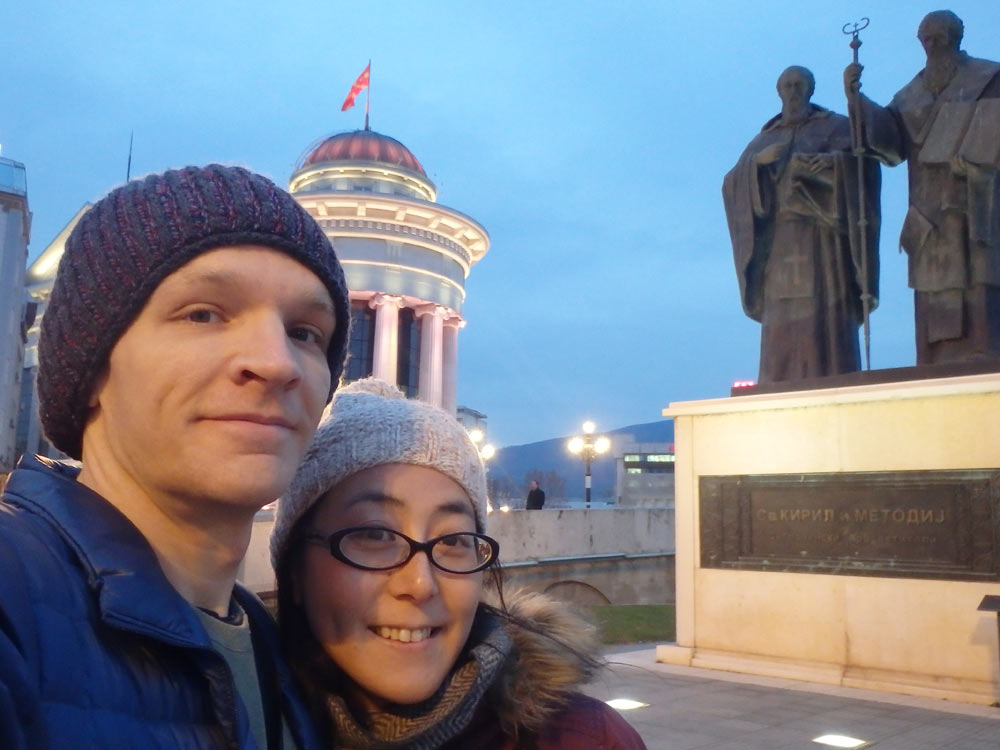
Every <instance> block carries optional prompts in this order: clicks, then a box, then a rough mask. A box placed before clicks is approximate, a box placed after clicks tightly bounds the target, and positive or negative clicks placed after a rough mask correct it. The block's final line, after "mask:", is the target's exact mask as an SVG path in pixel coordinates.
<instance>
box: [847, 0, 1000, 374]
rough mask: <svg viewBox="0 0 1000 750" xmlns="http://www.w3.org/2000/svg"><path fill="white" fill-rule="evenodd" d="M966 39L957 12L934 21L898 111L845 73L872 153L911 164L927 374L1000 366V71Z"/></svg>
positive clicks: (914, 272) (915, 265) (857, 70)
mask: <svg viewBox="0 0 1000 750" xmlns="http://www.w3.org/2000/svg"><path fill="white" fill-rule="evenodd" d="M963 31H964V28H963V25H962V21H961V19H960V18H959V17H958V16H956V15H955V14H954V13H952V12H951V11H948V10H941V11H935V12H933V13H928V14H927V16H925V17H924V20H923V21H921V23H920V28H919V30H918V31H917V38H918V39H919V40H920V43H921V44H922V45H923V48H924V51H925V52H926V53H927V65H926V67H925V68H924V69H923V70H922V71H920V72H919V73H917V75H916V77H914V79H913V80H912V81H910V83H908V84H907V85H906V86H904V87H903V88H902V89H901V90H900V91H899V93H897V94H896V96H895V97H894V98H893V100H892V101H891V102H890V103H889V106H888V107H884V108H883V107H880V106H879V105H877V104H875V103H874V102H873V101H871V100H870V99H868V98H867V97H866V96H863V95H860V94H859V92H858V89H859V88H860V85H861V70H862V66H861V65H859V64H857V63H852V64H851V65H849V66H848V67H847V69H846V70H845V71H844V88H845V90H846V92H847V95H848V100H849V101H850V102H851V103H852V106H851V115H852V117H858V116H860V117H861V122H862V129H863V133H864V140H865V147H866V150H867V153H869V154H870V155H872V156H874V157H875V158H877V159H879V160H880V161H881V162H883V163H884V164H887V165H889V166H896V165H897V164H899V163H900V162H903V161H906V162H908V164H909V177H910V207H909V211H908V212H907V214H906V220H905V221H904V222H903V230H902V233H901V235H900V238H899V245H900V248H901V249H902V250H905V251H906V253H907V255H908V260H909V284H910V287H911V288H912V289H913V290H914V309H915V319H916V338H917V364H921V365H922V364H931V363H936V362H954V361H964V360H971V359H983V358H996V357H1000V169H998V167H1000V64H998V63H995V62H992V61H990V60H979V59H976V58H974V57H969V55H967V54H966V53H965V52H963V51H962V50H961V49H960V45H961V41H962V34H963ZM854 102H857V104H854ZM857 110H860V111H857Z"/></svg>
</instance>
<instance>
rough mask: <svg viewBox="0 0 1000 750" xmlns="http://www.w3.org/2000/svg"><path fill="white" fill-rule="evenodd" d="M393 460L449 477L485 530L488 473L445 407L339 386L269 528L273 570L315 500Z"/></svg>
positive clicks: (378, 388) (367, 385)
mask: <svg viewBox="0 0 1000 750" xmlns="http://www.w3.org/2000/svg"><path fill="white" fill-rule="evenodd" d="M393 463H400V464H413V465H415V466H427V467H429V468H431V469H437V470H438V471H440V472H441V473H442V474H444V475H445V476H447V477H450V478H451V479H454V480H455V481H456V482H457V483H458V484H460V485H461V486H462V489H464V490H465V492H466V493H467V494H468V496H469V499H470V500H471V501H472V507H473V510H474V511H475V514H476V527H477V529H478V530H479V531H481V532H484V531H486V470H485V469H484V468H483V462H482V459H480V457H479V451H478V450H476V446H475V445H474V444H473V442H472V440H471V439H470V438H469V436H468V434H467V433H466V431H465V428H464V427H462V425H461V424H460V423H459V422H458V420H456V419H455V418H454V417H453V416H452V415H451V414H449V413H448V412H446V411H444V410H443V409H440V408H438V407H436V406H432V405H431V404H428V403H425V402H423V401H417V400H414V399H407V398H406V397H405V396H403V394H402V393H401V392H400V391H399V389H398V388H396V387H395V386H393V385H389V384H388V383H386V382H384V381H382V380H376V379H375V378H365V379H364V380H357V381H355V382H353V383H351V384H350V385H347V386H344V387H343V388H341V389H340V390H339V391H337V394H336V395H335V396H334V397H333V402H332V403H331V404H330V406H329V409H328V412H327V414H326V416H325V417H324V418H323V420H322V421H321V422H320V424H319V428H318V429H317V430H316V435H315V436H314V437H313V441H312V444H311V445H310V446H309V449H308V450H307V451H306V457H305V458H304V459H303V461H302V464H301V465H300V466H299V468H298V471H297V472H296V473H295V478H294V479H292V484H291V486H290V487H289V488H288V491H287V492H286V493H285V494H284V495H282V496H281V499H280V500H279V501H278V510H277V515H276V517H275V521H274V530H273V531H272V532H271V562H272V564H273V565H274V567H275V569H277V567H278V562H279V561H280V560H281V556H282V555H283V554H284V552H285V547H286V546H287V545H288V542H289V537H290V535H291V532H292V529H293V528H294V527H295V524H296V523H297V522H298V520H299V519H300V518H302V516H304V515H305V514H306V513H307V512H308V511H309V509H310V508H312V506H313V505H314V504H315V503H316V501H317V500H319V499H320V497H322V496H323V495H324V494H325V493H326V492H327V491H328V490H330V489H331V488H333V487H335V486H336V485H337V484H339V483H340V482H342V481H343V480H345V479H347V478H348V477H349V476H351V475H352V474H357V473H358V472H359V471H362V470H363V469H370V468H372V467H373V466H381V465H382V464H393Z"/></svg>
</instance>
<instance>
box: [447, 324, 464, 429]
mask: <svg viewBox="0 0 1000 750" xmlns="http://www.w3.org/2000/svg"><path fill="white" fill-rule="evenodd" d="M463 326H465V321H464V320H462V318H461V316H459V315H449V316H448V317H447V318H446V319H445V320H444V337H443V340H442V342H441V408H442V409H444V410H445V411H447V412H448V413H449V414H454V413H455V410H456V408H457V405H458V401H457V390H458V388H457V382H458V329H459V328H462V327H463Z"/></svg>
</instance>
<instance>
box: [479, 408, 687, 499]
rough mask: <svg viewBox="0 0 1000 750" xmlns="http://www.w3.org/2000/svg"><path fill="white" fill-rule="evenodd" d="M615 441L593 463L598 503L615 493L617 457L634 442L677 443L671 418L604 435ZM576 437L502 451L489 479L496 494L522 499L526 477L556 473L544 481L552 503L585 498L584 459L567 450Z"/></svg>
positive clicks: (495, 459) (594, 490) (593, 493)
mask: <svg viewBox="0 0 1000 750" xmlns="http://www.w3.org/2000/svg"><path fill="white" fill-rule="evenodd" d="M601 434H602V435H607V436H608V437H609V438H611V450H609V451H608V452H607V453H605V454H604V455H603V456H602V457H600V458H598V459H596V460H595V461H594V462H593V463H592V464H591V476H592V480H593V488H592V491H591V497H592V498H593V500H594V501H600V500H609V499H611V498H613V496H614V491H615V456H618V455H621V454H622V453H624V452H625V449H626V447H627V446H628V445H629V444H633V443H673V442H674V422H673V420H671V419H661V420H658V421H656V422H646V423H644V424H634V425H629V426H628V427H620V428H618V429H617V430H611V431H606V432H602V433H601ZM571 437H572V435H567V436H566V437H560V438H552V439H551V440H541V441H539V442H537V443H526V444H524V445H512V446H508V447H506V448H501V449H500V450H498V451H497V454H496V456H495V457H494V458H493V459H492V460H491V461H490V463H489V477H490V479H491V480H492V482H493V484H494V487H495V488H496V489H497V490H499V492H498V491H494V492H493V494H494V495H497V494H499V495H503V494H510V495H511V496H513V497H514V498H521V499H522V500H523V495H524V494H526V489H525V485H526V482H525V476H526V475H527V474H528V473H529V472H533V471H534V472H542V473H543V474H547V473H550V472H551V473H553V474H554V475H555V477H557V478H550V479H554V481H549V482H548V484H550V485H555V486H549V487H546V486H545V485H546V482H541V485H542V489H543V490H545V491H546V493H547V494H548V495H549V497H550V498H551V499H552V500H556V499H557V498H558V497H559V494H562V495H563V496H564V497H565V498H566V499H567V500H579V499H582V498H583V459H581V458H580V457H579V456H574V455H573V454H572V453H570V452H569V450H567V448H566V443H567V442H568V441H569V438H571ZM559 480H561V481H562V483H563V488H564V489H563V492H562V493H559V489H560V488H559V486H558V485H559Z"/></svg>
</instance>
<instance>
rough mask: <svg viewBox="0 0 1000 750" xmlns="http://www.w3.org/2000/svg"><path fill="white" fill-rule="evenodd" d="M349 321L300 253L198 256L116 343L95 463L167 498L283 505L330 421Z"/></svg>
mask: <svg viewBox="0 0 1000 750" xmlns="http://www.w3.org/2000/svg"><path fill="white" fill-rule="evenodd" d="M335 326H336V320H335V318H334V312H333V303H332V301H331V298H330V294H329V292H328V291H327V289H326V287H325V286H324V285H323V283H322V282H321V281H320V279H319V278H318V277H317V276H316V275H315V274H313V273H312V271H310V270H309V269H307V268H306V267H305V266H303V265H301V264H300V263H298V262H297V261H295V260H293V259H292V258H291V257H289V256H287V255H285V254H283V253H280V252H278V251H275V250H271V249H268V248H264V247H258V246H253V245H245V246H238V247H226V248H220V249H218V250H213V251H210V252H207V253H205V254H203V255H200V256H198V257H197V258H195V259H194V260H192V261H191V262H189V263H187V264H186V265H184V266H183V267H181V268H180V269H179V270H177V271H175V272H174V273H172V274H171V275H169V276H168V277H167V278H166V279H164V280H163V282H162V283H161V284H160V285H159V286H158V287H157V288H156V290H155V291H154V292H153V294H152V296H150V298H149V300H148V301H147V303H146V306H145V307H144V308H143V310H142V312H141V313H140V314H139V316H138V317H137V318H136V319H135V321H134V322H133V323H132V325H131V326H129V328H128V329H127V330H126V331H125V333H124V335H122V337H121V338H120V339H119V340H118V342H117V343H116V344H115V346H114V348H113V349H112V350H111V355H110V358H109V361H108V365H107V368H106V370H105V372H104V373H103V375H102V376H101V378H100V379H99V381H98V383H97V385H96V387H95V389H94V393H93V396H92V398H91V407H92V412H91V417H90V419H89V421H88V423H87V427H86V428H85V430H84V438H83V461H84V466H85V468H87V469H92V470H100V471H103V472H104V473H105V475H106V476H109V477H115V478H119V480H124V481H127V482H129V483H131V484H132V485H134V486H135V487H136V488H137V489H139V490H140V491H142V492H144V493H145V494H146V496H147V497H150V498H154V499H155V498H157V497H172V498H175V499H176V498H181V499H183V500H194V501H196V502H198V503H201V504H203V503H205V502H214V503H223V504H227V505H230V506H239V507H243V508H254V509H256V508H259V507H260V506H262V505H264V504H266V503H268V502H271V501H272V500H274V499H275V498H276V497H277V496H278V495H280V494H281V493H282V492H283V491H284V490H285V489H286V487H287V485H288V483H289V482H290V481H291V477H292V474H293V473H294V471H295V468H296V466H297V465H298V463H299V461H300V459H301V458H302V456H303V454H304V452H305V449H306V446H307V445H308V443H309V440H310V438H311V437H312V435H313V432H314V431H315V429H316V425H317V423H318V422H319V418H320V415H321V413H322V410H323V407H324V405H325V402H326V398H327V395H328V393H329V389H330V370H329V366H328V364H327V359H326V352H327V347H328V346H329V343H330V340H331V338H332V336H333V334H334V329H335Z"/></svg>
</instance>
